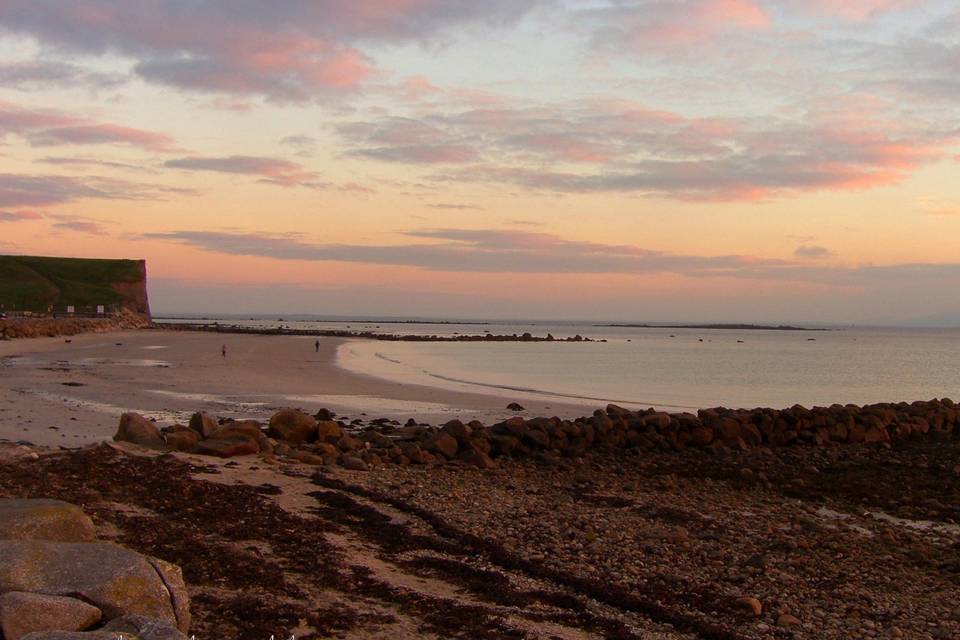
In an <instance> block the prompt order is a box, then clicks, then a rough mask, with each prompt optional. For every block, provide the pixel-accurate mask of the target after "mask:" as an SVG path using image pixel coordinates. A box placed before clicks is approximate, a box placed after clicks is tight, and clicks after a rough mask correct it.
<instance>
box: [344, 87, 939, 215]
mask: <svg viewBox="0 0 960 640" xmlns="http://www.w3.org/2000/svg"><path fill="white" fill-rule="evenodd" d="M828 107H829V110H826V109H827V108H828ZM824 109H825V111H823V112H820V111H814V112H811V113H807V114H804V115H802V116H795V117H792V118H776V117H766V118H760V117H752V118H747V117H741V118H698V117H685V116H682V115H680V114H677V113H671V112H664V111H658V110H652V109H645V108H643V107H642V105H637V104H635V103H630V102H607V103H597V102H596V101H584V102H580V103H577V102H572V103H560V104H555V105H551V106H543V107H538V108H513V109H509V108H502V109H486V110H473V111H465V112H462V113H459V114H448V115H443V116H441V115H431V116H426V117H424V118H423V119H422V120H414V119H411V118H384V119H381V120H378V121H374V122H368V123H353V124H351V125H345V126H343V127H341V128H340V129H339V132H340V134H341V135H342V136H343V137H344V138H345V139H346V141H347V143H348V144H349V145H351V146H352V150H351V151H350V152H349V153H350V155H353V156H359V157H364V158H367V159H371V160H383V161H391V162H428V161H431V160H432V159H434V152H435V151H436V149H437V148H438V147H444V148H446V147H457V146H458V145H464V144H467V145H469V147H468V148H469V149H471V150H472V153H469V154H465V155H464V156H463V158H457V160H463V161H464V162H472V163H473V166H470V167H467V168H463V169H458V170H450V171H446V172H444V173H440V174H434V175H433V176H432V178H433V179H434V180H436V181H438V182H477V181H480V182H491V183H500V184H512V185H515V186H519V187H523V188H527V189H532V190H536V191H543V192H555V193H557V192H558V193H602V192H622V193H636V194H640V195H648V196H654V197H663V198H674V199H681V200H696V201H748V202H750V201H762V200H770V199H773V198H777V197H784V196H788V195H791V194H796V193H803V192H817V191H848V190H859V189H868V188H874V187H878V186H886V185H892V184H896V183H899V182H901V181H902V180H904V179H906V178H907V177H908V176H910V175H911V174H912V173H914V172H916V171H918V170H919V169H921V168H922V167H924V166H925V165H928V164H931V163H934V162H937V161H939V160H941V159H943V158H948V157H951V158H952V157H953V154H952V153H951V151H952V148H953V145H954V144H955V142H956V141H957V139H958V136H957V135H956V134H955V133H953V132H952V131H951V130H939V129H938V128H936V127H930V126H929V123H926V122H924V121H914V120H912V119H910V118H907V117H904V116H903V115H902V114H899V113H897V112H890V111H888V110H887V107H886V106H885V105H884V104H883V103H882V102H880V101H871V100H869V99H863V100H847V101H844V100H834V101H828V103H826V104H825V105H824ZM416 140H420V141H421V142H420V144H419V145H418V144H417V143H416ZM494 159H495V162H494V161H493V160H494ZM444 160H449V159H445V158H443V157H440V158H439V161H444Z"/></svg>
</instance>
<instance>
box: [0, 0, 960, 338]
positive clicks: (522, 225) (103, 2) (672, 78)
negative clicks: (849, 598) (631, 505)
mask: <svg viewBox="0 0 960 640" xmlns="http://www.w3.org/2000/svg"><path fill="white" fill-rule="evenodd" d="M0 253H14V254H31V255H57V256H79V257H107V258H143V259H146V260H147V268H148V274H149V283H150V284H149V290H150V296H151V306H152V307H153V310H154V312H155V313H161V314H163V313H168V314H169V313H187V312H191V313H244V314H245V313H251V314H253V313H274V312H276V313H286V314H293V313H314V314H327V315H348V316H349V315H358V316H418V317H425V316H428V317H444V318H527V319H536V318H553V319H589V320H593V319H597V320H633V321H687V322H692V321H708V320H709V321H750V322H769V321H796V322H800V321H807V322H825V323H841V324H847V323H855V324H908V325H931V326H937V325H947V326H960V296H958V295H957V291H960V5H958V3H957V2H956V1H955V0H949V1H947V0H484V1H483V2H477V1H476V0H325V1H315V2H308V1H305V0H304V1H297V0H272V1H271V2H261V1H254V0H85V1H84V2H82V3H81V2H62V1H61V0H0Z"/></svg>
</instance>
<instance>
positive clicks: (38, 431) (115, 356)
mask: <svg viewBox="0 0 960 640" xmlns="http://www.w3.org/2000/svg"><path fill="white" fill-rule="evenodd" d="M314 340H315V338H313V337H310V336H261V335H217V334H210V333H200V332H181V331H177V332H172V331H160V330H147V331H127V332H117V333H102V334H82V335H77V336H73V337H71V338H62V337H61V338H38V339H32V340H13V341H10V342H0V441H3V440H9V441H14V442H15V441H19V440H26V441H29V442H32V443H34V444H42V445H46V446H67V447H76V446H82V445H86V444H90V443H93V442H97V441H101V440H104V439H107V438H110V437H112V436H113V434H114V432H115V431H116V426H117V419H118V417H119V415H120V414H121V413H123V412H124V411H136V412H139V413H142V414H144V415H146V416H148V417H151V418H155V419H156V420H157V421H158V423H160V424H172V423H174V422H184V421H185V420H187V419H188V418H189V416H190V414H191V413H192V412H194V411H198V410H205V411H208V412H210V413H211V414H213V415H219V416H232V417H240V416H242V417H250V418H259V419H265V418H268V417H269V416H270V414H272V413H273V412H274V411H276V410H277V409H279V408H283V407H301V408H303V409H304V410H306V411H309V412H311V413H312V412H315V411H316V410H317V409H319V408H321V407H326V408H328V409H330V410H332V411H335V412H337V413H338V414H340V415H347V416H349V417H351V418H357V417H363V418H365V419H372V418H376V417H389V418H394V419H397V420H401V421H404V420H406V419H407V418H410V417H414V418H416V419H417V420H420V421H425V422H431V423H436V422H445V421H447V420H450V419H452V418H455V417H456V418H460V419H462V420H463V421H465V422H466V421H469V420H473V419H477V420H480V421H481V422H484V423H488V424H489V423H490V422H496V421H499V420H502V419H503V418H505V417H507V416H508V415H512V413H511V412H509V411H507V410H506V409H505V407H506V405H507V404H508V403H509V402H510V401H511V400H515V398H512V397H509V396H502V397H501V396H496V395H481V394H472V393H460V392H456V391H449V390H442V389H434V388H430V387H425V386H419V385H411V384H404V383H402V382H393V381H388V380H382V379H378V378H373V377H368V376H362V375H357V374H353V373H350V372H348V371H345V370H343V369H341V368H339V367H338V366H337V365H336V353H337V347H338V346H339V345H340V344H342V343H343V340H342V339H338V338H320V339H319V340H320V350H319V352H316V351H315V350H314ZM223 344H226V345H227V356H226V357H225V358H224V357H222V356H221V353H220V349H221V346H222V345H223ZM522 403H523V404H524V405H525V406H526V407H527V409H528V413H529V414H530V415H559V416H561V417H568V416H569V417H573V416H578V415H583V414H584V413H589V412H590V411H592V409H593V407H588V406H585V405H573V404H567V405H564V404H558V403H555V402H549V401H547V402H530V401H528V400H526V399H523V400H522Z"/></svg>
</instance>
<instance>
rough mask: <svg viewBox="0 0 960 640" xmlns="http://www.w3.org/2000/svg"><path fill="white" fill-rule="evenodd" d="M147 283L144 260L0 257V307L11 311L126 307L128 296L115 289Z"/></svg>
mask: <svg viewBox="0 0 960 640" xmlns="http://www.w3.org/2000/svg"><path fill="white" fill-rule="evenodd" d="M143 279H144V268H143V261H141V260H100V259H87V258H45V257H36V256H3V255H0V304H3V305H4V307H5V309H6V310H8V311H9V310H12V309H18V310H24V311H45V310H46V309H47V308H48V307H49V306H51V305H53V306H54V307H55V308H58V309H60V308H62V307H63V306H65V305H75V306H76V307H77V309H78V310H79V309H81V308H82V307H93V306H95V305H98V304H102V305H112V304H122V303H124V302H125V300H126V296H125V295H124V294H123V293H121V292H119V291H117V290H116V289H115V288H114V285H115V284H117V283H137V282H141V281H143Z"/></svg>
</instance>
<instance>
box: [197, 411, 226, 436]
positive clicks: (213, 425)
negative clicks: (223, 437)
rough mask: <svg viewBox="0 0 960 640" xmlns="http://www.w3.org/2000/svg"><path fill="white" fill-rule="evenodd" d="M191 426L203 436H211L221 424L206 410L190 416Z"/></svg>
mask: <svg viewBox="0 0 960 640" xmlns="http://www.w3.org/2000/svg"><path fill="white" fill-rule="evenodd" d="M190 428H191V429H193V430H194V431H196V432H197V433H199V434H200V437H201V438H209V437H210V436H212V435H213V434H214V432H215V431H216V430H217V429H219V428H220V425H219V424H217V421H216V420H214V419H213V418H212V417H211V416H210V415H209V414H208V413H207V412H206V411H198V412H196V413H195V414H193V415H192V416H190Z"/></svg>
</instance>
